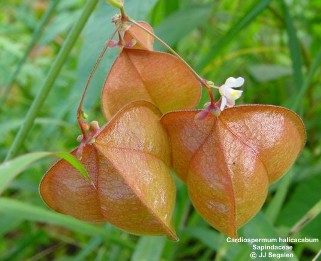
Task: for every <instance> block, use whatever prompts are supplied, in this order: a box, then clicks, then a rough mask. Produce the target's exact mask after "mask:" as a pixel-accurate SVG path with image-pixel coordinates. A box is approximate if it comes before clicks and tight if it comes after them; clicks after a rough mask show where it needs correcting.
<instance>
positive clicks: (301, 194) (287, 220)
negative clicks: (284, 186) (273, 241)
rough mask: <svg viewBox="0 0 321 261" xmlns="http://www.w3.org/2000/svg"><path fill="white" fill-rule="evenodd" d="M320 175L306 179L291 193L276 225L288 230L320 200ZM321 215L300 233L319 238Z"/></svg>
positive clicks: (320, 234)
mask: <svg viewBox="0 0 321 261" xmlns="http://www.w3.org/2000/svg"><path fill="white" fill-rule="evenodd" d="M320 187H321V175H318V176H314V177H311V178H309V179H306V180H305V181H304V182H302V183H300V184H299V185H298V186H297V187H296V188H295V190H294V191H293V192H292V193H291V196H290V197H289V199H288V201H287V203H286V205H285V206H284V207H283V209H282V211H281V213H280V215H279V218H278V219H277V224H278V225H282V226H286V227H288V228H290V227H292V226H294V225H295V223H296V222H298V221H299V220H300V219H301V218H302V217H303V216H304V215H305V214H306V213H307V212H308V211H309V210H310V209H311V208H312V207H313V206H314V205H315V204H316V203H317V202H318V201H319V200H320ZM320 224H321V215H318V216H317V217H316V218H315V219H314V220H312V221H311V222H310V223H309V224H307V225H306V226H305V227H304V228H303V229H302V230H301V233H302V234H304V235H306V236H308V237H318V238H320V237H321V230H320Z"/></svg>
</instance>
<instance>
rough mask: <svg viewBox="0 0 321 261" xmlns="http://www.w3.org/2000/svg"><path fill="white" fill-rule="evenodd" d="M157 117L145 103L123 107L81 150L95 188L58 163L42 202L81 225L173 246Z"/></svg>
mask: <svg viewBox="0 0 321 261" xmlns="http://www.w3.org/2000/svg"><path fill="white" fill-rule="evenodd" d="M160 115H161V114H160V112H159V111H158V110H157V109H156V108H155V107H154V106H153V105H152V104H150V103H147V102H135V103H131V104H129V105H127V106H126V107H125V108H123V109H122V110H121V111H120V112H118V113H117V114H116V115H115V116H114V117H113V118H112V119H111V121H110V122H109V123H108V124H106V125H105V126H104V127H102V128H101V129H100V130H99V132H98V133H97V134H96V135H95V136H94V137H93V139H92V141H93V140H94V142H93V143H91V144H85V146H84V147H83V151H82V158H81V162H82V164H83V165H84V167H85V168H86V170H87V171H88V173H89V175H90V178H91V181H92V182H93V184H94V185H93V184H91V183H90V182H89V181H87V180H86V179H84V178H83V176H82V175H81V174H80V173H79V172H78V171H77V170H76V169H74V168H73V167H72V166H71V165H69V163H67V162H66V161H65V160H60V161H58V162H57V163H56V164H55V165H54V166H53V167H52V168H51V169H50V170H49V171H48V172H47V173H46V175H45V176H44V178H43V179H42V181H41V184H40V193H41V196H42V198H43V200H44V201H45V202H46V203H47V205H48V206H49V207H51V208H52V209H54V210H56V211H58V212H60V213H63V214H67V215H71V216H74V217H76V218H78V219H81V220H85V221H90V222H104V221H108V222H110V223H112V224H113V225H115V226H117V227H119V228H121V229H123V230H125V231H128V232H131V233H134V234H143V235H166V236H168V237H169V238H170V239H173V240H176V239H177V236H176V234H175V231H174V229H173V227H172V225H171V217H172V212H173V208H174V204H175V185H174V182H173V179H172V176H171V174H170V172H169V159H170V154H169V153H170V151H169V143H168V137H167V134H166V131H165V130H164V128H163V127H162V125H161V124H160V122H159V117H160ZM76 151H77V149H76V150H74V151H73V152H72V154H74V155H75V154H76Z"/></svg>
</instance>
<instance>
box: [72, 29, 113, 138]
mask: <svg viewBox="0 0 321 261" xmlns="http://www.w3.org/2000/svg"><path fill="white" fill-rule="evenodd" d="M118 31H119V26H117V28H116V29H115V31H114V32H113V33H112V35H111V37H110V38H109V40H108V41H107V43H106V44H105V45H104V48H103V49H102V51H101V52H100V54H99V56H98V58H97V60H96V62H95V64H94V67H93V68H92V69H91V72H90V75H89V78H88V80H87V82H86V85H85V87H84V91H83V93H82V96H81V99H80V102H79V105H78V110H77V121H78V125H79V128H80V130H81V132H82V135H83V139H86V136H87V133H86V130H85V129H84V124H85V123H84V122H83V121H82V118H83V117H82V115H83V104H84V100H85V96H86V93H87V91H88V87H89V84H90V82H91V80H92V78H93V77H94V74H95V72H96V70H97V68H98V66H99V64H100V62H101V60H102V58H103V57H104V55H105V53H106V51H107V50H108V48H109V45H110V42H111V41H112V40H113V38H114V37H115V35H116V33H117V32H118Z"/></svg>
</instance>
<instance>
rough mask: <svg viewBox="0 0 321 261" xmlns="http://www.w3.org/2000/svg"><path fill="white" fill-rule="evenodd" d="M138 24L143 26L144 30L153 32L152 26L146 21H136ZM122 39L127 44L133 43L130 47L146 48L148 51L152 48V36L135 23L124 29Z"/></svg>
mask: <svg viewBox="0 0 321 261" xmlns="http://www.w3.org/2000/svg"><path fill="white" fill-rule="evenodd" d="M138 24H139V25H141V26H142V27H144V28H145V29H146V30H148V31H150V32H153V28H152V27H151V26H150V25H149V24H148V23H146V22H144V21H141V22H138ZM124 40H125V42H126V43H128V44H129V45H130V44H131V43H132V44H133V45H132V46H130V47H131V48H135V49H146V50H150V51H152V50H153V45H154V37H153V36H152V35H151V34H149V33H148V32H146V31H145V30H144V29H142V28H140V27H139V26H138V25H136V24H131V25H130V27H129V28H128V29H127V30H126V32H125V34H124ZM126 47H128V46H126Z"/></svg>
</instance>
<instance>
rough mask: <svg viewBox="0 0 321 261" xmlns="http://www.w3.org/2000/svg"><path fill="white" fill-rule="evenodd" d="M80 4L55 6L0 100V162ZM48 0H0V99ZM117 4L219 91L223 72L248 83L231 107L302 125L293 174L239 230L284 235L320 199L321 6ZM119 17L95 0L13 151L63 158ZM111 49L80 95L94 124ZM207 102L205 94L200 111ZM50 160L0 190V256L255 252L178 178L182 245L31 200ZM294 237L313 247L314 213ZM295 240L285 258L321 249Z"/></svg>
mask: <svg viewBox="0 0 321 261" xmlns="http://www.w3.org/2000/svg"><path fill="white" fill-rule="evenodd" d="M86 2H87V1H85V0H69V1H60V2H59V4H58V5H57V6H56V8H55V10H54V12H53V13H52V14H51V15H50V17H49V20H48V22H47V23H46V24H45V26H44V30H42V33H41V37H40V38H39V40H38V41H36V44H34V45H33V48H32V50H31V52H30V53H29V54H28V59H27V60H26V62H25V63H24V64H23V65H22V67H21V70H20V72H19V74H17V75H16V77H15V80H14V82H13V85H12V86H11V88H10V92H9V96H8V98H7V99H6V101H5V102H4V103H3V104H0V107H1V114H0V130H1V135H0V159H1V161H2V160H3V159H4V158H5V157H6V154H7V152H8V150H9V148H10V147H11V146H12V143H13V141H14V139H15V137H16V134H17V131H18V129H19V127H20V126H21V125H22V124H23V120H24V118H25V115H26V112H27V111H28V109H29V108H30V106H31V104H32V102H33V100H34V99H35V96H36V95H37V93H38V92H39V90H40V88H41V86H42V84H43V82H44V81H45V78H46V76H47V74H48V71H49V70H50V67H51V66H52V64H53V61H54V59H55V57H56V56H57V54H58V52H59V50H61V48H62V45H63V43H64V41H65V39H66V37H67V35H68V33H69V31H70V30H71V28H72V26H73V25H74V24H75V23H77V21H78V19H79V17H80V15H81V12H82V10H83V8H84V5H85V3H86ZM49 3H50V1H45V0H28V1H19V0H14V1H9V0H2V1H1V10H2V11H1V12H0V96H1V95H3V93H4V89H5V87H6V86H7V84H8V82H9V80H10V77H12V74H13V73H14V71H15V69H16V66H17V64H18V63H19V61H20V59H21V58H22V57H23V56H24V55H25V54H26V50H27V47H28V45H29V43H30V41H31V40H32V34H33V32H34V30H35V29H36V28H37V27H38V26H39V23H40V21H41V18H42V17H43V16H44V15H45V13H46V10H47V9H48V5H49ZM125 8H126V10H127V12H128V14H129V15H130V16H131V17H133V18H134V19H136V20H140V19H144V20H147V21H149V22H150V23H151V24H152V25H153V27H155V32H156V34H157V35H159V36H160V37H161V38H162V39H164V40H165V41H166V42H168V43H169V44H170V45H171V46H173V48H174V49H175V50H176V51H177V52H178V53H179V54H180V55H181V56H182V57H183V58H184V59H186V61H187V62H188V63H189V64H190V65H191V66H192V67H193V68H195V69H196V70H197V71H198V72H199V73H200V74H201V75H202V76H203V77H204V78H206V79H208V80H211V81H214V83H215V84H216V85H220V84H222V83H223V82H224V81H225V79H226V78H227V77H230V76H235V77H237V76H242V77H244V78H245V79H246V84H245V86H244V94H243V96H242V98H241V99H240V100H239V101H238V103H262V104H274V105H281V106H285V107H288V108H292V109H294V110H295V111H296V112H297V113H298V114H299V115H300V116H301V117H302V118H303V120H304V122H305V124H306V130H307V137H308V140H307V144H306V147H305V149H304V151H303V152H302V154H301V156H300V158H299V159H298V161H297V162H296V164H295V165H294V166H293V168H292V169H291V170H290V171H289V172H290V173H289V175H287V176H286V177H285V178H283V179H282V180H281V181H279V182H278V183H277V184H274V185H273V186H272V188H271V190H270V194H269V196H268V200H267V202H266V203H265V205H264V207H263V210H262V211H261V212H260V213H259V214H258V215H257V216H256V217H255V218H254V219H253V220H251V221H250V222H249V223H248V224H247V225H246V226H245V227H244V228H242V229H241V230H240V231H239V234H240V236H245V237H252V238H266V237H278V236H281V237H285V236H286V235H287V233H288V232H289V231H290V229H291V228H292V226H294V225H295V223H296V222H298V221H299V220H300V219H301V218H302V217H304V215H305V214H306V213H307V211H309V209H311V208H312V207H313V206H314V205H315V204H316V203H317V202H318V201H319V200H320V198H321V197H320V195H321V194H320V188H321V156H320V155H321V121H320V118H321V80H320V77H319V75H320V73H321V67H320V64H321V62H320V60H321V45H320V43H321V16H320V13H321V2H320V1H318V0H310V1H294V0H282V1H272V0H262V1H240V0H236V1H232V0H222V1H210V0H202V1H200V0H158V1H157V0H141V1H137V0H127V1H125ZM115 13H117V10H115V9H113V8H112V7H110V6H108V5H107V4H106V3H105V1H100V2H99V5H98V6H97V8H96V10H95V12H94V13H93V14H92V15H91V17H90V20H89V21H88V23H87V25H86V27H85V28H84V30H83V32H82V34H81V37H79V38H78V40H77V42H76V44H75V45H74V46H73V49H72V51H71V53H70V54H69V56H68V58H67V60H66V62H65V63H64V65H63V69H62V70H61V72H60V74H59V76H58V77H57V78H56V79H55V82H54V85H53V88H52V91H51V92H50V94H49V95H48V96H47V97H46V99H45V101H44V105H43V106H42V107H41V109H40V110H39V111H38V116H37V119H36V121H35V123H34V125H33V127H32V129H30V132H29V134H28V136H27V138H26V139H24V142H23V144H22V146H21V147H19V154H21V155H22V154H26V153H27V152H33V151H70V150H71V149H72V148H73V147H75V146H76V145H77V141H76V137H77V136H78V135H79V130H78V127H77V123H76V109H77V105H78V101H79V99H80V95H81V93H82V88H83V86H84V84H85V81H86V80H87V78H88V76H89V73H90V70H91V68H92V67H93V65H94V63H95V60H96V59H97V57H98V54H99V51H100V50H101V48H102V47H103V44H104V43H105V41H106V40H107V39H108V37H109V35H110V34H111V32H112V30H113V25H112V24H111V22H110V19H111V17H112V16H113V15H114V14H115ZM159 48H160V49H161V47H160V46H159ZM117 53H118V50H111V51H108V53H107V54H106V55H105V57H104V59H103V61H102V64H101V66H100V67H99V69H98V71H97V72H96V75H95V77H94V80H93V82H92V85H91V87H90V89H89V93H88V96H87V98H86V103H85V110H86V112H87V113H88V114H89V117H90V119H91V120H94V119H96V120H98V121H99V122H100V123H101V124H102V123H104V119H103V116H102V114H101V112H100V104H99V95H100V89H101V87H102V84H103V81H104V78H105V77H106V73H107V72H108V69H109V68H110V66H111V64H112V61H113V59H114V58H115V57H116V55H117ZM206 101H207V97H206V95H204V97H203V98H202V100H201V102H200V107H202V105H203V104H204V103H205V102H206ZM289 139H291V137H289ZM51 162H52V160H48V159H46V160H41V161H37V163H34V164H32V166H31V167H29V168H27V169H25V170H24V171H22V172H21V174H20V175H19V176H18V177H17V178H16V179H14V181H13V182H11V183H10V184H9V185H8V186H6V190H5V191H4V193H3V194H2V195H1V198H0V213H1V216H0V260H139V261H140V260H249V253H250V252H251V246H250V245H248V244H246V243H239V244H232V243H227V242H226V237H225V236H223V235H221V234H219V233H218V232H217V231H215V230H214V229H212V228H210V227H209V226H208V225H207V224H206V223H205V222H204V221H203V220H202V218H201V217H200V216H199V215H198V214H197V213H196V212H195V211H194V210H193V208H192V206H191V204H190V202H189V200H188V196H187V191H186V188H185V186H184V185H183V184H182V183H181V182H180V181H179V180H178V179H176V183H177V188H178V189H177V203H176V209H175V215H174V223H175V227H176V229H177V232H178V235H179V237H180V242H178V243H173V242H170V241H168V240H166V239H165V238H163V237H136V236H133V235H129V234H127V233H124V232H122V231H120V230H119V229H117V228H115V227H113V226H111V225H109V224H105V225H103V226H95V225H90V224H86V223H84V222H81V221H77V220H75V219H73V218H71V217H65V216H63V215H60V214H57V213H54V212H52V211H51V210H49V209H48V208H47V207H46V206H45V205H44V203H43V202H42V201H41V199H40V197H39V194H38V185H39V182H40V179H41V177H42V176H43V174H44V173H45V171H46V169H47V168H48V166H49V165H50V164H51ZM2 174H3V173H1V172H0V175H2ZM0 181H1V179H0ZM0 185H1V184H0ZM2 185H3V184H2ZM316 215H317V213H316ZM293 237H308V238H312V237H313V238H319V240H321V216H320V215H317V216H316V217H315V218H314V219H313V220H312V221H311V222H310V223H308V224H307V225H306V226H305V227H304V228H302V229H300V230H299V231H298V232H296V233H295V234H294V235H293ZM291 245H293V247H294V248H293V249H294V250H293V252H294V253H295V255H296V257H295V258H293V259H289V260H311V259H312V258H313V257H314V256H316V254H317V253H318V251H319V249H320V248H321V243H320V242H319V243H293V244H291ZM270 259H273V258H270Z"/></svg>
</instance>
